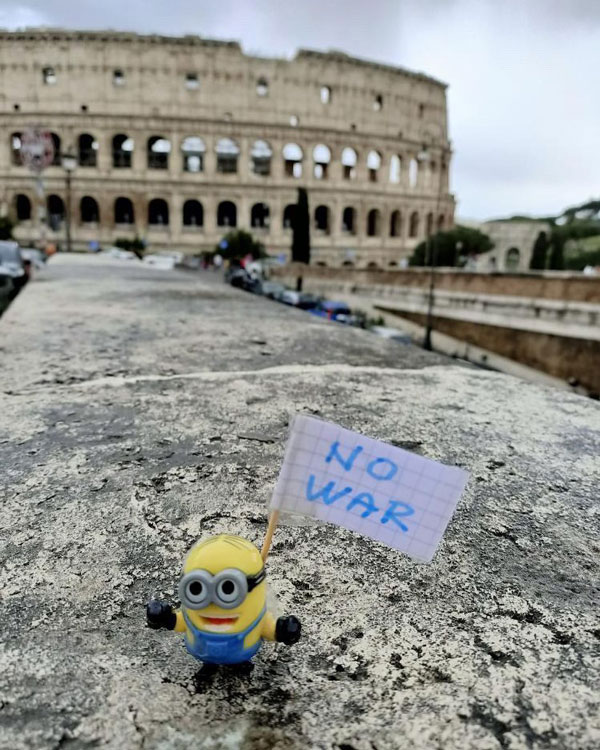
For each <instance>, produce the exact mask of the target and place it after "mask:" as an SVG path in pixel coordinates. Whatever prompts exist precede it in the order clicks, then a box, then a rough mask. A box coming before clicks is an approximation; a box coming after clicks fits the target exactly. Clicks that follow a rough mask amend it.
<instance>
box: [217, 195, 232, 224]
mask: <svg viewBox="0 0 600 750" xmlns="http://www.w3.org/2000/svg"><path fill="white" fill-rule="evenodd" d="M217 225H218V226H220V227H235V226H237V208H236V207H235V203H232V202H231V201H221V203H219V205H218V207H217Z"/></svg>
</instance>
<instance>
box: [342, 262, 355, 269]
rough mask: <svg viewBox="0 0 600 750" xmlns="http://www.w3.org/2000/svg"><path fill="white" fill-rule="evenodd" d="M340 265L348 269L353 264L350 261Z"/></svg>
mask: <svg viewBox="0 0 600 750" xmlns="http://www.w3.org/2000/svg"><path fill="white" fill-rule="evenodd" d="M342 265H343V266H346V267H348V268H349V267H350V266H353V265H354V263H353V262H352V261H351V260H345V261H344V262H343V263H342Z"/></svg>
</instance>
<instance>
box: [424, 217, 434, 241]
mask: <svg viewBox="0 0 600 750" xmlns="http://www.w3.org/2000/svg"><path fill="white" fill-rule="evenodd" d="M432 234H433V214H432V213H429V214H427V219H426V223H425V236H426V237H431V235H432Z"/></svg>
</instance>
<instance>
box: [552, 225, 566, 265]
mask: <svg viewBox="0 0 600 750" xmlns="http://www.w3.org/2000/svg"><path fill="white" fill-rule="evenodd" d="M565 241H566V238H565V234H564V233H563V232H553V234H552V239H551V240H550V259H549V261H548V268H550V269H551V270H553V271H562V270H563V269H564V267H565V257H564V248H565Z"/></svg>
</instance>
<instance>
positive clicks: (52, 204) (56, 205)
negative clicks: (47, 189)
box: [46, 195, 65, 230]
mask: <svg viewBox="0 0 600 750" xmlns="http://www.w3.org/2000/svg"><path fill="white" fill-rule="evenodd" d="M46 209H47V211H48V224H49V225H50V227H51V228H52V229H54V230H57V229H59V228H60V225H61V224H62V222H63V220H64V218H65V204H64V201H63V199H62V198H61V197H60V195H49V196H48V200H47V202H46Z"/></svg>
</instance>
